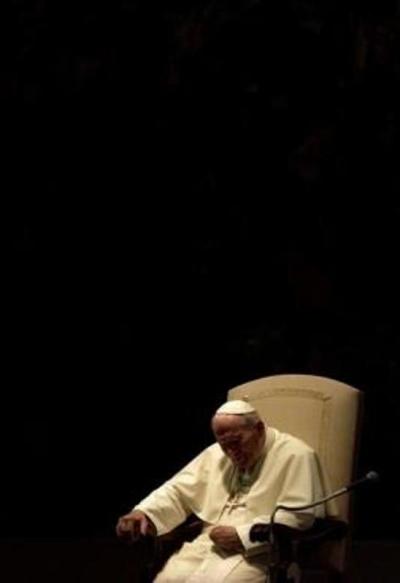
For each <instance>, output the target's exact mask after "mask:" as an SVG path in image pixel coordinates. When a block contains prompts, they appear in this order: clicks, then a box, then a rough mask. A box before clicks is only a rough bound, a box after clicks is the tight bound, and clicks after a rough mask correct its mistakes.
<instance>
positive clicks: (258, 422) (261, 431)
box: [256, 421, 265, 435]
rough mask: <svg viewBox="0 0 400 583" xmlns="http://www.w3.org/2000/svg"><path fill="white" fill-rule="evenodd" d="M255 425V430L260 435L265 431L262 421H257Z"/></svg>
mask: <svg viewBox="0 0 400 583" xmlns="http://www.w3.org/2000/svg"><path fill="white" fill-rule="evenodd" d="M256 427H257V431H258V433H259V434H260V435H262V434H263V433H265V425H264V423H263V422H262V421H257V424H256Z"/></svg>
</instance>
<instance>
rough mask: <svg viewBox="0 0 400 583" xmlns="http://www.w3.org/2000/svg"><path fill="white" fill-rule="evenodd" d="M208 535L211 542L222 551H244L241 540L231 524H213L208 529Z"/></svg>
mask: <svg viewBox="0 0 400 583" xmlns="http://www.w3.org/2000/svg"><path fill="white" fill-rule="evenodd" d="M209 536H210V539H211V540H212V541H213V543H214V544H215V545H216V546H217V547H220V548H221V549H224V551H230V552H231V553H242V552H243V551H244V547H243V545H242V541H241V540H240V538H239V536H238V533H237V532H236V529H235V528H233V526H215V527H214V528H213V529H212V530H211V531H210V534H209Z"/></svg>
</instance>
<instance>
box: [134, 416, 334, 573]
mask: <svg viewBox="0 0 400 583" xmlns="http://www.w3.org/2000/svg"><path fill="white" fill-rule="evenodd" d="M327 491H328V484H327V479H326V476H325V475H323V473H322V470H321V467H320V465H319V463H318V460H317V457H316V454H315V452H314V451H313V450H312V449H311V448H310V447H309V446H308V445H306V444H305V443H304V442H303V441H301V440H299V439H297V438H295V437H293V436H291V435H289V434H287V433H281V432H279V431H278V430H276V429H273V428H271V427H268V429H267V436H266V442H265V448H264V451H263V454H262V455H261V457H260V459H259V460H258V462H257V464H256V466H255V467H254V469H253V470H252V472H251V473H249V474H245V475H243V474H240V472H239V470H238V469H237V468H236V467H235V466H234V465H233V464H232V462H231V460H230V459H229V458H228V457H227V456H226V455H225V454H224V453H223V451H222V449H221V447H220V446H219V445H218V444H214V445H211V446H210V447H208V448H206V449H205V450H204V451H203V452H202V453H201V454H200V455H198V456H197V457H196V458H195V459H194V460H193V461H191V462H190V463H189V464H188V465H187V466H185V467H184V468H183V469H182V470H181V471H180V472H178V473H177V474H176V475H175V476H174V477H173V478H171V479H170V480H168V481H167V482H166V483H165V484H163V485H162V486H161V487H160V488H158V489H157V490H154V492H152V493H151V494H150V495H149V496H147V497H146V498H145V499H144V500H142V501H141V502H140V503H139V504H138V505H137V506H135V509H139V510H142V511H143V512H145V513H146V514H147V516H148V517H149V518H150V519H151V520H152V521H153V523H154V525H155V526H156V528H157V533H158V534H159V535H162V534H165V533H167V532H169V531H171V530H172V529H173V528H175V527H176V526H178V525H179V524H181V523H182V522H183V521H184V520H185V519H186V518H187V517H188V516H189V515H190V514H192V513H193V514H195V515H196V516H198V517H199V518H200V519H201V520H202V521H203V523H204V528H203V531H202V533H201V534H200V536H198V537H197V538H196V539H195V540H194V541H193V542H191V543H185V544H184V546H183V547H182V548H181V549H180V550H179V551H178V552H177V553H176V554H175V555H173V556H172V557H171V558H170V559H169V561H168V562H167V564H166V565H165V567H164V569H163V570H162V571H161V573H159V575H158V576H157V578H156V582H157V583H167V582H168V583H169V582H171V583H172V582H174V583H183V582H185V583H221V582H222V581H229V582H237V583H246V582H247V581H251V582H252V583H259V582H260V583H261V582H265V581H268V575H267V573H268V553H267V552H266V545H265V544H263V543H253V542H251V541H250V538H249V532H250V528H251V526H252V525H253V524H255V523H260V522H263V523H269V522H270V515H271V514H272V512H273V511H274V509H275V507H276V505H277V504H285V505H293V506H294V505H303V504H304V505H305V504H309V503H311V502H312V501H314V500H316V499H318V498H322V497H323V496H325V495H326V493H327ZM326 511H327V512H328V514H329V515H331V516H332V515H335V514H336V510H335V505H334V504H330V505H329V508H327V509H325V507H324V506H322V505H321V506H317V507H316V508H313V509H311V510H307V511H304V512H296V513H294V512H288V511H285V510H278V512H277V513H276V515H275V522H276V523H279V524H284V525H286V526H290V527H292V528H298V529H306V528H309V527H310V526H312V524H313V522H314V519H315V517H323V516H325V514H326ZM217 525H221V526H234V527H235V528H236V530H237V533H238V535H239V538H240V540H241V541H242V544H243V547H244V549H245V550H244V552H243V553H228V552H224V551H221V550H220V549H218V548H216V547H215V545H214V544H213V542H212V541H211V539H210V538H209V536H208V532H209V531H210V530H211V529H212V528H213V527H214V526H217Z"/></svg>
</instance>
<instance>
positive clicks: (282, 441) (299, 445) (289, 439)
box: [273, 429, 315, 455]
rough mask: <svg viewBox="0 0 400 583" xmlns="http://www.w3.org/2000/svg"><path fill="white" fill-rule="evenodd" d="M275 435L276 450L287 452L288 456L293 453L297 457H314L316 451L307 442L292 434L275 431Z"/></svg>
mask: <svg viewBox="0 0 400 583" xmlns="http://www.w3.org/2000/svg"><path fill="white" fill-rule="evenodd" d="M273 431H274V434H275V439H274V448H275V449H277V450H280V451H285V452H287V453H288V454H289V453H293V454H296V455H302V454H303V455H314V454H315V451H314V449H313V448H312V447H311V446H310V445H308V443H306V442H305V441H303V440H302V439H300V438H299V437H296V436H295V435H292V434H291V433H285V432H282V431H279V430H277V429H273Z"/></svg>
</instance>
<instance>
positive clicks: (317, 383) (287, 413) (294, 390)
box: [228, 374, 362, 582]
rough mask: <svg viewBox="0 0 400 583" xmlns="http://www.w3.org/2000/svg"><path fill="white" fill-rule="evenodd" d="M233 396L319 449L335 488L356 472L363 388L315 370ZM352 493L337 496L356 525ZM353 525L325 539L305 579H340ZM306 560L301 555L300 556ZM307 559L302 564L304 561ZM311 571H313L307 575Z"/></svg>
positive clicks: (342, 514)
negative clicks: (308, 373)
mask: <svg viewBox="0 0 400 583" xmlns="http://www.w3.org/2000/svg"><path fill="white" fill-rule="evenodd" d="M228 399H245V400H248V401H249V402H250V403H253V404H254V405H255V406H256V408H257V410H258V411H259V412H260V414H261V416H262V417H263V418H265V420H266V421H267V422H268V424H269V425H270V426H272V427H276V428H277V429H279V430H280V431H284V432H286V433H291V434H292V435H295V436H296V437H299V438H301V439H302V440H303V441H305V442H306V443H308V444H309V445H310V446H311V447H312V448H313V449H314V450H315V451H316V452H317V454H318V457H319V460H320V463H321V465H322V466H323V467H324V469H325V472H326V474H327V476H328V480H329V482H330V483H329V485H327V487H328V488H329V489H330V490H331V491H335V490H338V489H339V488H341V487H343V486H346V485H347V484H349V483H350V482H351V481H352V480H353V479H354V477H355V467H356V461H357V451H358V442H359V435H360V419H361V412H362V393H361V391H359V390H357V389H355V388H353V387H351V386H349V385H347V384H345V383H342V382H339V381H336V380H333V379H330V378H324V377H319V376H313V375H294V374H289V375H276V376H270V377H265V378H259V379H257V380H254V381H251V382H247V383H245V384H242V385H240V386H237V387H235V388H233V389H231V390H230V391H229V392H228ZM350 496H351V494H346V495H344V496H341V497H339V498H336V500H335V502H336V504H335V505H336V507H337V511H338V516H337V517H336V518H339V519H340V520H341V521H343V522H344V523H346V524H348V525H349V526H350V525H351V499H350ZM350 534H351V528H349V529H348V531H347V534H346V535H344V536H341V537H339V540H324V541H322V542H320V543H319V544H318V545H317V546H318V552H317V553H316V555H317V556H315V555H314V557H312V559H311V562H310V560H309V559H308V562H307V561H306V566H305V568H304V578H303V579H302V581H307V580H308V581H322V582H325V581H340V580H343V575H344V573H345V570H346V562H347V555H348V551H349V546H350ZM300 560H301V559H300ZM300 564H301V563H300ZM307 571H308V575H307Z"/></svg>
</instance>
